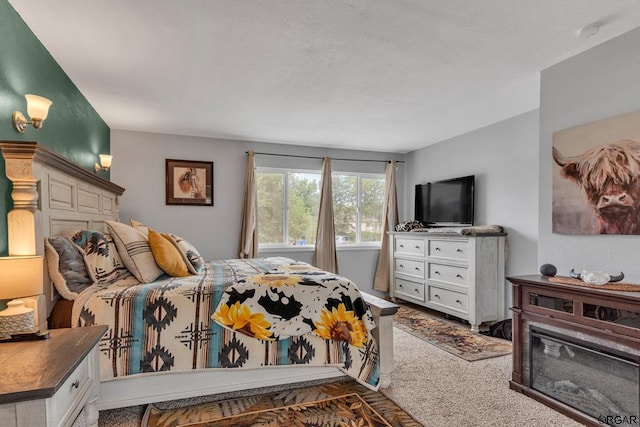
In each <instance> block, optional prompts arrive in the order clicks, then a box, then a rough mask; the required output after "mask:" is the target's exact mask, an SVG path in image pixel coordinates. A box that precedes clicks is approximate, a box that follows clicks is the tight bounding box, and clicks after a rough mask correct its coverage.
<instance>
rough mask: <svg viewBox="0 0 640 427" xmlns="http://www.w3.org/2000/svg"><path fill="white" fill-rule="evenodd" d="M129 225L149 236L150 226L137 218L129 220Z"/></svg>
mask: <svg viewBox="0 0 640 427" xmlns="http://www.w3.org/2000/svg"><path fill="white" fill-rule="evenodd" d="M129 225H130V226H132V227H133V228H135V229H136V230H138V231H139V232H141V233H142V234H144V236H145V237H146V238H149V227H148V226H147V225H145V224H143V223H141V222H139V221H136V220H135V219H132V220H130V221H129Z"/></svg>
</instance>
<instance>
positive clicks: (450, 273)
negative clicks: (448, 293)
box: [428, 262, 469, 286]
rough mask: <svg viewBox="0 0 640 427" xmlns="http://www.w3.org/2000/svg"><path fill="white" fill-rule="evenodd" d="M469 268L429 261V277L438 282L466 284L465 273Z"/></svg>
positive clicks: (466, 273)
mask: <svg viewBox="0 0 640 427" xmlns="http://www.w3.org/2000/svg"><path fill="white" fill-rule="evenodd" d="M468 273H469V270H468V269H467V268H466V267H457V266H454V265H446V264H438V263H433V262H430V263H429V276H428V277H429V279H430V280H437V281H440V282H447V283H454V284H456V285H463V286H468V283H469V282H468V280H467V279H468V278H467V275H468Z"/></svg>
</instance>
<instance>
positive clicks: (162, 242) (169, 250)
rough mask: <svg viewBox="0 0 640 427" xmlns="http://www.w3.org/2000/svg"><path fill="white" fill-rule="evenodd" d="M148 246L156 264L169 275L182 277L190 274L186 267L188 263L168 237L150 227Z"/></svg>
mask: <svg viewBox="0 0 640 427" xmlns="http://www.w3.org/2000/svg"><path fill="white" fill-rule="evenodd" d="M149 246H151V253H152V254H153V258H154V259H155V260H156V264H158V266H159V267H160V268H161V269H162V271H164V272H165V273H167V274H168V275H169V276H174V277H184V276H190V275H191V272H190V271H189V269H188V267H187V264H188V263H187V262H185V260H184V259H183V258H182V254H181V253H180V251H178V249H177V248H176V247H175V246H173V243H171V241H169V239H167V238H166V237H164V236H162V235H161V234H160V233H158V232H157V231H154V230H152V229H150V228H149Z"/></svg>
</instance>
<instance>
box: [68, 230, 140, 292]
mask: <svg viewBox="0 0 640 427" xmlns="http://www.w3.org/2000/svg"><path fill="white" fill-rule="evenodd" d="M71 240H72V241H73V243H75V244H76V245H78V246H80V248H81V249H82V250H83V251H84V254H85V259H86V261H87V265H88V266H89V271H90V273H91V274H92V275H93V277H94V278H95V282H96V283H98V284H100V285H110V284H111V283H113V282H115V281H117V280H120V279H124V278H128V277H131V272H130V271H129V270H128V269H127V267H126V266H125V265H124V263H123V262H122V259H121V258H120V255H119V254H118V250H117V249H116V245H115V244H114V242H113V239H112V238H111V236H109V235H108V234H103V233H101V232H99V231H93V230H82V231H78V232H77V233H76V234H74V235H73V237H72V238H71Z"/></svg>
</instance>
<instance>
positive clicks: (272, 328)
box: [213, 260, 375, 348]
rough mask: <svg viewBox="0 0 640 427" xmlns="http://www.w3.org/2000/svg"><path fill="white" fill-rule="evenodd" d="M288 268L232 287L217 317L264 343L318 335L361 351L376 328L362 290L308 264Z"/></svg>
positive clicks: (284, 265)
mask: <svg viewBox="0 0 640 427" xmlns="http://www.w3.org/2000/svg"><path fill="white" fill-rule="evenodd" d="M283 262H288V263H287V264H282V265H277V266H276V268H275V269H273V270H271V271H268V272H266V273H262V274H254V275H251V276H248V277H245V278H243V279H239V280H238V282H237V283H236V284H233V285H231V286H229V287H228V288H227V289H226V290H225V292H224V294H223V296H222V300H221V301H220V303H219V305H218V308H217V309H216V312H215V313H214V315H213V319H214V320H215V321H216V322H218V323H219V324H220V325H222V326H225V327H228V328H230V329H232V330H234V331H238V332H241V333H243V334H246V335H249V336H252V337H254V338H259V339H262V340H280V339H283V338H289V337H292V336H300V335H306V334H309V333H313V334H315V335H317V336H319V337H320V338H324V339H332V340H338V341H345V342H347V343H349V344H351V345H353V346H355V347H358V348H362V347H363V346H364V345H365V344H366V343H367V342H368V341H369V340H370V339H371V336H370V334H369V333H368V331H370V330H372V329H373V328H375V323H374V322H373V317H372V316H371V313H370V311H369V309H368V307H367V305H366V303H365V302H364V300H363V298H362V295H361V294H360V292H359V290H358V288H357V286H356V285H355V284H354V283H353V282H352V281H350V280H348V279H346V278H344V277H341V276H337V275H335V274H333V273H329V272H326V271H322V270H320V269H318V268H316V267H313V266H311V265H309V264H306V263H301V262H296V261H292V260H284V261H283Z"/></svg>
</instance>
